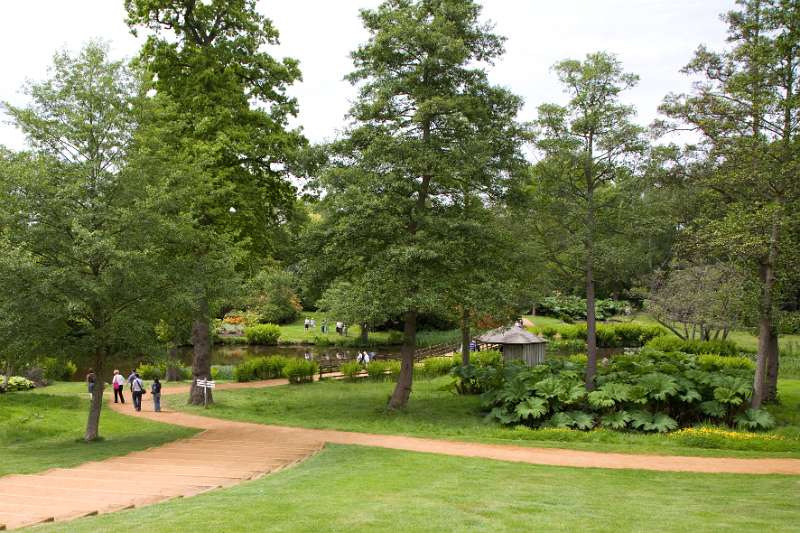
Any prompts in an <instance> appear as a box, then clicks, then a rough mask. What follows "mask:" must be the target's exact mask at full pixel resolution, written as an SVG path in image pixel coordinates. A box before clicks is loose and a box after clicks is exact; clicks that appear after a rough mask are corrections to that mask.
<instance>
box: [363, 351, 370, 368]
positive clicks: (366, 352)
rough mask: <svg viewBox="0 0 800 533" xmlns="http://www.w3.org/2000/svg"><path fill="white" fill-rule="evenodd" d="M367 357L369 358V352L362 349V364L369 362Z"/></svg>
mask: <svg viewBox="0 0 800 533" xmlns="http://www.w3.org/2000/svg"><path fill="white" fill-rule="evenodd" d="M369 359H370V356H369V352H368V351H366V350H364V364H365V365H368V364H369Z"/></svg>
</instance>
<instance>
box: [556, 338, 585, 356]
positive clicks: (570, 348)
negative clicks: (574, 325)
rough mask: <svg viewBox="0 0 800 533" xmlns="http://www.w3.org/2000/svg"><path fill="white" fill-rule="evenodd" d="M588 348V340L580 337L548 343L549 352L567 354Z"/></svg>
mask: <svg viewBox="0 0 800 533" xmlns="http://www.w3.org/2000/svg"><path fill="white" fill-rule="evenodd" d="M581 350H583V351H585V350H586V341H582V340H580V339H565V340H555V341H550V342H548V343H547V353H556V354H567V353H575V352H578V351H581Z"/></svg>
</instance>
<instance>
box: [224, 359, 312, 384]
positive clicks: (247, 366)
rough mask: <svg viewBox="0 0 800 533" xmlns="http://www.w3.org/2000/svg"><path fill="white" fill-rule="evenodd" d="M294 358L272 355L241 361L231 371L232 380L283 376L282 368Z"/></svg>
mask: <svg viewBox="0 0 800 533" xmlns="http://www.w3.org/2000/svg"><path fill="white" fill-rule="evenodd" d="M295 359H296V358H294V357H292V358H289V357H282V356H280V355H272V356H270V357H254V358H253V359H247V360H245V361H242V362H241V363H239V364H238V365H236V368H234V369H233V379H235V380H236V381H239V382H244V381H257V380H263V379H275V378H279V377H282V376H283V375H284V372H283V370H284V367H285V366H286V364H287V363H288V362H289V361H293V360H295Z"/></svg>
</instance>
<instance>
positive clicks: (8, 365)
mask: <svg viewBox="0 0 800 533" xmlns="http://www.w3.org/2000/svg"><path fill="white" fill-rule="evenodd" d="M13 373H14V368H13V367H12V366H11V360H10V359H9V360H8V361H6V375H5V376H4V377H3V390H8V380H9V379H11V374H13Z"/></svg>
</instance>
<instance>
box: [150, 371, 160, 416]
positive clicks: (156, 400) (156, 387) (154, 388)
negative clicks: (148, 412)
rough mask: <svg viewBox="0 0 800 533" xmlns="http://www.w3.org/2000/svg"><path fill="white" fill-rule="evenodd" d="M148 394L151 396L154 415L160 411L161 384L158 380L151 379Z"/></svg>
mask: <svg viewBox="0 0 800 533" xmlns="http://www.w3.org/2000/svg"><path fill="white" fill-rule="evenodd" d="M150 392H151V393H152V394H153V408H154V410H155V412H156V413H158V412H160V411H161V382H160V381H159V380H158V378H153V384H152V385H150Z"/></svg>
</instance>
